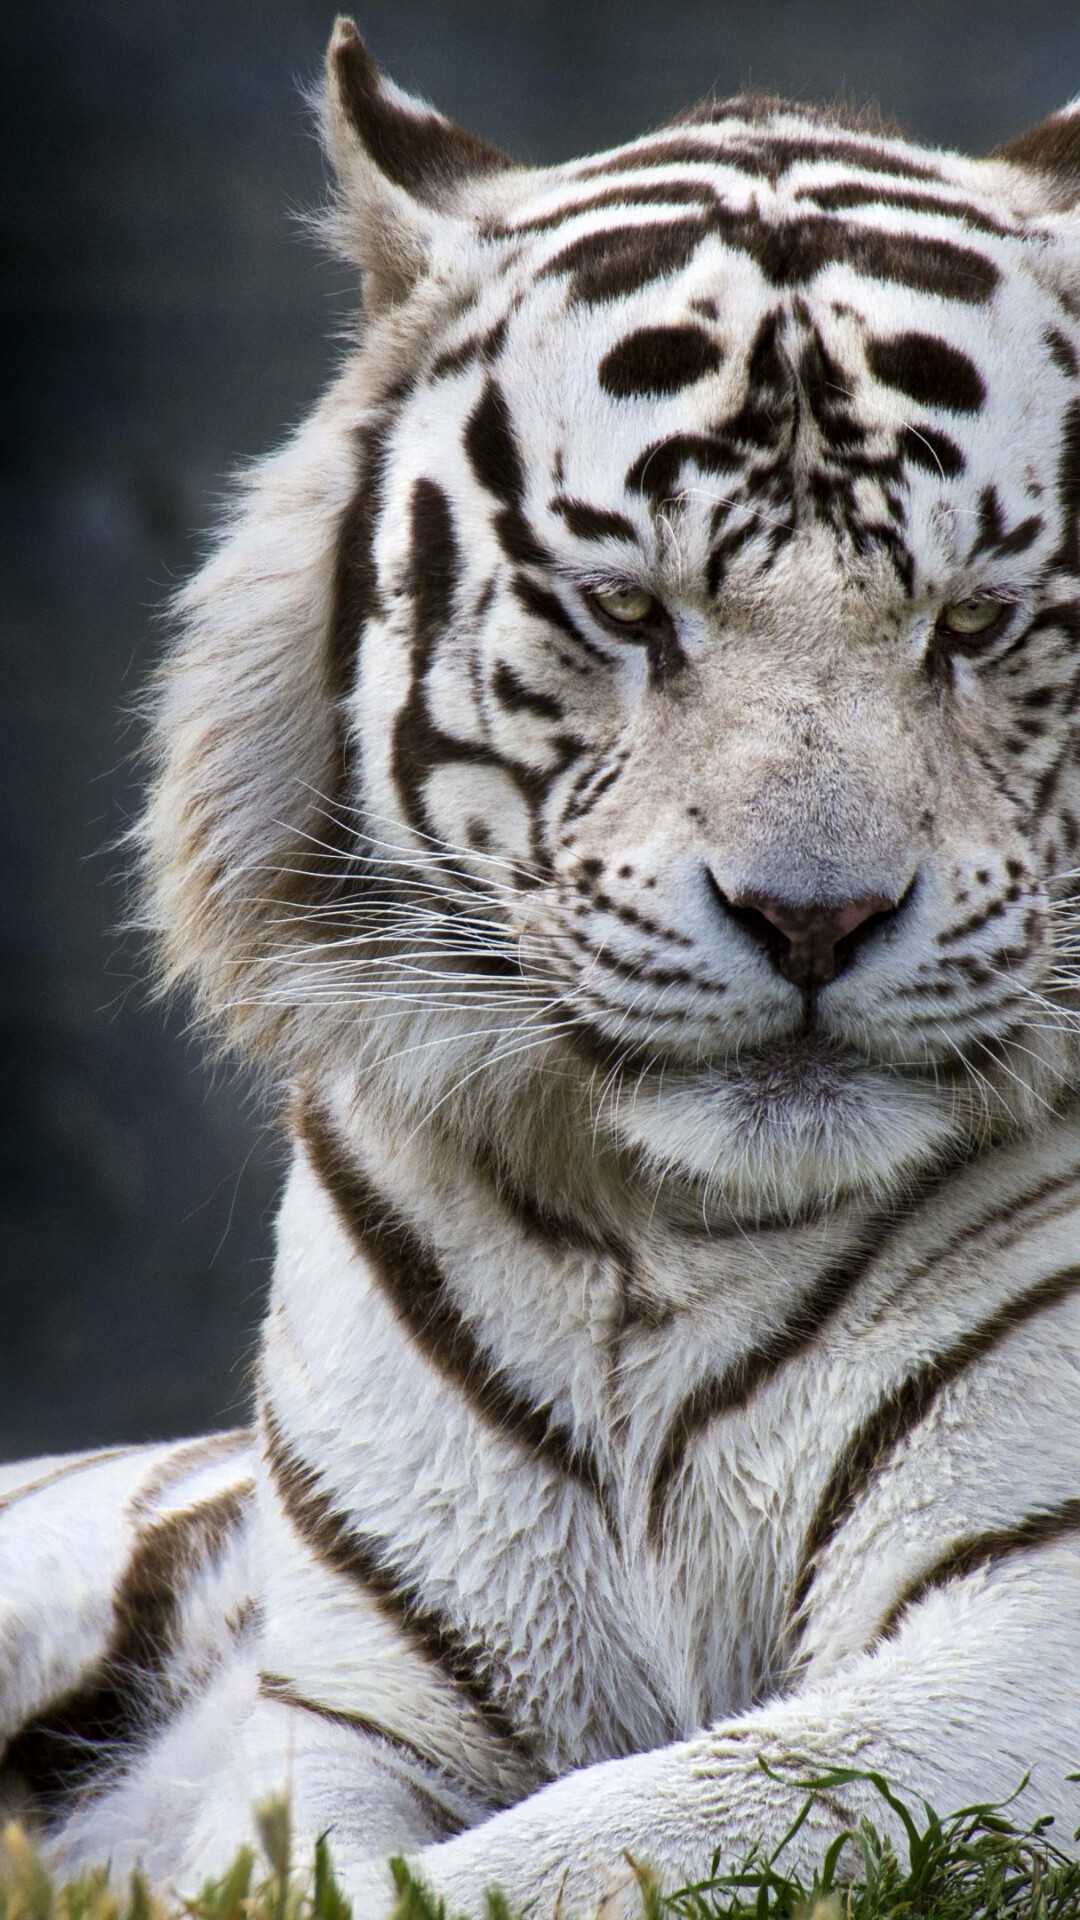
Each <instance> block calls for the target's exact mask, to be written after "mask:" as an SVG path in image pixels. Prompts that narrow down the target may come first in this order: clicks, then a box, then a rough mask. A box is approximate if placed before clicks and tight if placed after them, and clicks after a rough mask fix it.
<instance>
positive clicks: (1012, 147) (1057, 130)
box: [991, 99, 1080, 213]
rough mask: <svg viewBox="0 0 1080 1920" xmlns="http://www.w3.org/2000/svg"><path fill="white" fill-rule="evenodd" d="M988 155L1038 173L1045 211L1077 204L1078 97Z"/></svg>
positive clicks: (1079, 198)
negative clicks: (1044, 200)
mask: <svg viewBox="0 0 1080 1920" xmlns="http://www.w3.org/2000/svg"><path fill="white" fill-rule="evenodd" d="M991 158H992V159H994V160H1007V161H1009V162H1011V164H1012V165H1013V166H1014V167H1024V168H1026V169H1027V170H1028V171H1030V172H1034V173H1036V174H1038V175H1040V176H1041V180H1042V184H1043V186H1044V188H1045V190H1046V193H1047V211H1048V212H1054V213H1065V212H1067V211H1069V210H1070V209H1071V208H1073V207H1076V206H1078V205H1080V99H1077V100H1073V101H1071V102H1070V103H1069V105H1068V106H1067V107H1062V108H1061V109H1060V111H1059V112H1057V113H1052V114H1050V115H1049V117H1048V118H1047V119H1045V120H1040V121H1039V124H1038V126H1035V127H1029V128H1028V131H1027V132H1026V133H1022V134H1020V135H1019V136H1018V138H1017V139H1015V140H1010V141H1008V143H1007V144H1006V145H1005V146H1003V147H998V148H996V149H995V151H994V153H993V154H992V155H991Z"/></svg>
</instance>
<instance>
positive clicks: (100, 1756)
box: [2, 1481, 252, 1815]
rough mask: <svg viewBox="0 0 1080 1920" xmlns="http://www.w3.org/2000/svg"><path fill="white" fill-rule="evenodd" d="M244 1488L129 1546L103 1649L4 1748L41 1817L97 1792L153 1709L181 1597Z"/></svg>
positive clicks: (225, 1537) (221, 1539) (229, 1523)
mask: <svg viewBox="0 0 1080 1920" xmlns="http://www.w3.org/2000/svg"><path fill="white" fill-rule="evenodd" d="M251 1493H252V1484H251V1482H250V1481H246V1482H244V1483H243V1484H241V1485H238V1486H236V1487H230V1488H227V1489H225V1491H224V1492H222V1493H219V1494H215V1495H214V1496H213V1497H212V1498H211V1499H208V1500H204V1501H201V1502H200V1503H199V1504H198V1506H194V1507H189V1508H186V1509H184V1511H183V1512H180V1513H174V1514H167V1515H166V1516H165V1517H164V1518H163V1519H159V1520H155V1521H154V1522H153V1524H152V1525H150V1526H148V1527H147V1528H146V1530H145V1531H144V1532H143V1533H141V1534H140V1535H139V1537H138V1539H137V1541H136V1544H135V1548H134V1551H133V1553H132V1556H131V1559H130V1561H129V1562H128V1565H127V1568H126V1569H125V1572H124V1574H123V1577H122V1579H121V1581H120V1583H119V1586H118V1588H117V1591H116V1597H115V1601H114V1604H113V1625H112V1630H111V1633H110V1636H109V1643H108V1646H107V1648H106V1651H105V1653H104V1654H103V1656H102V1658H101V1659H100V1661H98V1662H97V1664H96V1665H95V1666H94V1668H93V1669H92V1671H91V1672H90V1673H89V1674H88V1675H87V1676H86V1678H85V1679H84V1680H83V1681H82V1682H81V1683H80V1684H79V1685H78V1686H77V1687H73V1688H72V1689H71V1690H70V1691H69V1692H68V1693H66V1694H65V1695H64V1696H63V1697H62V1698H61V1699H59V1700H56V1701H54V1702H53V1703H52V1704H51V1705H50V1706H49V1707H48V1708H47V1709H46V1711H45V1712H44V1713H42V1714H39V1715H37V1716H35V1718H34V1719H33V1720H31V1721H29V1722H28V1723H27V1725H26V1726H24V1727H23V1728H22V1729H21V1730H20V1731H19V1732H18V1733H17V1734H16V1735H15V1736H14V1738H13V1739H12V1740H11V1741H10V1742H9V1743H8V1746H7V1748H6V1750H5V1751H4V1754H3V1756H2V1765H3V1768H4V1770H5V1771H7V1772H10V1773H13V1774H15V1775H17V1776H18V1777H19V1780H20V1782H21V1783H22V1786H23V1788H24V1789H25V1791H26V1792H28V1793H29V1794H30V1795H31V1797H32V1799H33V1800H34V1801H35V1802H36V1803H37V1805H38V1807H39V1808H40V1810H41V1811H42V1813H43V1814H45V1815H48V1814H50V1813H53V1812H55V1811H56V1810H57V1802H58V1801H59V1800H60V1799H61V1798H62V1797H63V1796H65V1795H67V1794H68V1793H70V1792H72V1791H74V1790H76V1789H77V1790H78V1791H79V1792H80V1793H82V1792H85V1791H87V1790H88V1789H91V1788H93V1787H94V1786H95V1785H97V1786H99V1787H100V1786H103V1785H106V1784H107V1783H108V1780H109V1779H110V1778H111V1777H112V1776H113V1775H114V1773H115V1770H116V1768H117V1767H118V1765H120V1764H121V1763H122V1762H123V1760H124V1757H125V1750H126V1749H128V1748H129V1747H130V1746H131V1745H132V1743H133V1742H135V1741H137V1740H139V1739H140V1738H141V1737H142V1736H143V1735H144V1734H145V1733H146V1731H147V1729H148V1727H149V1725H150V1724H151V1722H152V1720H153V1719H155V1718H156V1717H157V1716H158V1715H159V1714H160V1710H161V1706H162V1683H163V1681H164V1680H165V1679H166V1678H167V1675H166V1669H167V1664H168V1660H169V1656H170V1654H171V1653H172V1652H173V1649H174V1647H175V1644H176V1633H177V1627H178V1624H179V1621H180V1617H181V1609H182V1604H183V1597H184V1594H185V1591H186V1590H187V1588H188V1587H189V1586H190V1584H191V1582H192V1580H193V1579H194V1578H195V1576H196V1575H197V1574H198V1573H199V1572H200V1571H201V1570H202V1569H203V1568H204V1567H205V1566H207V1565H208V1564H209V1563H211V1562H213V1561H216V1560H217V1559H218V1558H219V1556H220V1555H221V1554H222V1552H223V1551H224V1550H225V1548H226V1547H227V1545H228V1543H229V1541H230V1539H231V1537H232V1535H233V1533H234V1532H235V1530H236V1528H237V1527H238V1526H239V1525H240V1523H241V1521H242V1520H243V1518H244V1516H245V1514H246V1511H247V1506H248V1501H249V1499H250V1496H251Z"/></svg>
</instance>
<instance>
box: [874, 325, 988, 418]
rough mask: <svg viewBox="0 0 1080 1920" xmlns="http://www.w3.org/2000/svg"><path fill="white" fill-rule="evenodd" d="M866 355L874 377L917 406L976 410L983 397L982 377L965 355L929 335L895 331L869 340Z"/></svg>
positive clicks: (970, 411) (952, 409)
mask: <svg viewBox="0 0 1080 1920" xmlns="http://www.w3.org/2000/svg"><path fill="white" fill-rule="evenodd" d="M866 358H867V363H868V365H869V367H870V371H871V373H872V374H873V375H874V378H875V379H876V380H880V381H881V383H882V385H883V386H886V387H894V388H895V389H896V391H897V392H898V393H906V394H907V395H908V396H909V397H910V398H911V399H912V400H917V401H918V402H919V404H920V406H923V407H944V408H946V409H947V411H948V412H950V413H978V411H979V408H980V407H981V406H982V403H983V401H984V400H985V398H986V388H985V386H984V385H983V381H982V376H981V375H980V373H979V370H978V368H977V367H976V366H975V365H974V363H973V362H972V361H971V360H969V359H968V357H967V354H966V353H960V352H959V351H958V349H957V348H956V347H950V346H949V345H948V344H947V343H946V342H945V341H944V340H938V339H936V338H935V337H934V335H932V334H929V333H897V334H894V335H893V336H892V338H891V339H888V340H871V341H870V342H869V343H868V345H867V348H866Z"/></svg>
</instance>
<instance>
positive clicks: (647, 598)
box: [590, 587, 660, 627]
mask: <svg viewBox="0 0 1080 1920" xmlns="http://www.w3.org/2000/svg"><path fill="white" fill-rule="evenodd" d="M590 598H591V599H592V600H594V601H595V603H596V605H597V606H598V607H599V608H600V611H601V613H606V614H607V617H608V619H609V620H617V621H618V623H619V625H620V626H621V627H640V626H642V625H643V624H644V622H645V621H646V620H648V619H650V618H651V617H652V616H653V615H654V614H655V613H657V612H658V611H659V606H660V603H659V601H658V600H657V598H656V596H655V594H651V593H647V592H646V590H645V588H644V587H593V589H592V592H591V594H590Z"/></svg>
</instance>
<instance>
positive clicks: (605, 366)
mask: <svg viewBox="0 0 1080 1920" xmlns="http://www.w3.org/2000/svg"><path fill="white" fill-rule="evenodd" d="M723 359H724V354H723V349H722V347H721V346H720V343H719V341H717V340H716V339H714V337H713V335H712V334H710V333H706V331H705V329H704V327H697V326H694V325H692V324H691V323H689V322H686V323H684V324H682V325H680V326H669V327H638V328H637V329H636V330H635V331H634V332H633V333H628V334H627V335H626V337H625V339H623V340H620V341H619V342H618V343H617V345H615V346H614V347H612V348H611V349H610V351H609V352H608V353H606V354H605V355H604V357H603V359H602V360H601V362H600V365H599V368H598V369H597V379H598V380H599V382H600V385H601V387H602V388H603V390H604V392H605V393H610V394H611V395H612V396H613V397H614V398H615V399H631V398H637V397H639V396H641V395H647V396H648V397H650V398H651V397H653V396H654V395H661V396H664V395H666V394H671V393H679V392H681V391H682V389H683V388H684V387H692V386H694V385H696V383H697V381H699V380H703V379H704V377H705V375H706V374H708V373H715V372H716V371H717V369H718V368H719V367H720V366H721V365H722V364H723Z"/></svg>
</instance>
